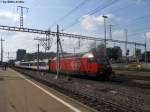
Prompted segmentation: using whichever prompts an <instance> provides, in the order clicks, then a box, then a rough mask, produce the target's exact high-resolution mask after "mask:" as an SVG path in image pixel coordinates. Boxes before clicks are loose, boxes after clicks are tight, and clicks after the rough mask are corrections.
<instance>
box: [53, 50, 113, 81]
mask: <svg viewBox="0 0 150 112" xmlns="http://www.w3.org/2000/svg"><path fill="white" fill-rule="evenodd" d="M56 69H57V64H56V57H55V58H54V59H52V60H51V63H50V70H51V72H56ZM60 72H61V73H69V74H79V75H90V76H91V75H92V76H96V77H102V78H103V79H105V80H106V79H108V78H109V76H110V74H111V72H112V68H111V66H110V64H109V61H108V60H107V58H104V57H103V58H97V57H96V56H95V55H94V53H92V52H90V53H85V54H82V55H81V54H80V55H74V56H65V57H61V58H60Z"/></svg>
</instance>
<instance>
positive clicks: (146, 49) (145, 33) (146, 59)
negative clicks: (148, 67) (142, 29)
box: [144, 33, 147, 64]
mask: <svg viewBox="0 0 150 112" xmlns="http://www.w3.org/2000/svg"><path fill="white" fill-rule="evenodd" d="M144 36H145V64H147V49H146V33H145V34H144Z"/></svg>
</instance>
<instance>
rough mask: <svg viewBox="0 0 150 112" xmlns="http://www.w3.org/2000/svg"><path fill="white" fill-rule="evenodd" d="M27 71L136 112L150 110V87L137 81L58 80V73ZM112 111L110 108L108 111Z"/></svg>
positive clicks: (149, 111) (65, 78) (61, 78)
mask: <svg viewBox="0 0 150 112" xmlns="http://www.w3.org/2000/svg"><path fill="white" fill-rule="evenodd" d="M25 71H26V72H27V73H28V74H30V75H32V76H36V77H39V78H41V79H43V80H47V81H49V82H50V83H53V84H57V85H59V86H63V87H65V88H66V89H70V90H72V91H77V92H80V93H82V94H86V95H91V96H95V97H96V98H98V99H100V100H104V101H109V102H113V103H114V104H116V105H121V106H124V107H126V108H130V109H131V110H133V111H135V112H138V111H139V112H150V89H145V88H144V89H143V88H141V87H138V85H136V83H135V85H134V86H133V85H132V86H129V85H128V84H127V83H122V82H117V83H115V82H111V81H105V82H104V81H94V80H89V79H80V78H72V79H71V80H69V81H68V78H67V77H65V76H60V78H59V79H57V80H56V79H55V76H56V75H54V74H51V73H40V75H39V73H38V72H35V71H29V70H25ZM110 111H111V110H108V112H110Z"/></svg>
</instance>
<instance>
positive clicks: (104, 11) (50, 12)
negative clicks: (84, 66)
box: [0, 0, 150, 60]
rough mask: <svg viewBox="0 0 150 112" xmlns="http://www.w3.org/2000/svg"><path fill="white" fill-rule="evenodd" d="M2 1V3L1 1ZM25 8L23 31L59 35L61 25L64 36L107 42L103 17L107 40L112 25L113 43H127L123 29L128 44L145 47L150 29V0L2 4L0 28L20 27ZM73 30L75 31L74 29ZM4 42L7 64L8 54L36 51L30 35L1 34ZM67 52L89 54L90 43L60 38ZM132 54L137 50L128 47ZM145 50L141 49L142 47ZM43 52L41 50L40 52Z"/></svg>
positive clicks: (43, 0) (42, 0) (51, 0)
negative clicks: (22, 8)
mask: <svg viewBox="0 0 150 112" xmlns="http://www.w3.org/2000/svg"><path fill="white" fill-rule="evenodd" d="M0 1H1V0H0ZM19 5H21V6H26V7H28V8H29V11H28V13H26V11H25V13H24V27H27V28H35V29H43V30H47V29H49V28H50V29H51V30H52V31H56V25H57V24H59V25H60V29H63V30H64V31H63V32H67V33H75V34H82V35H89V36H96V37H99V38H104V25H103V18H102V17H101V16H102V15H107V16H108V19H107V21H106V22H107V38H109V27H108V26H109V25H110V24H111V25H112V34H113V35H112V37H113V39H119V40H125V34H124V29H128V41H133V42H141V43H144V33H145V32H149V31H150V29H149V26H150V23H149V22H150V12H149V11H150V7H149V6H150V1H149V0H24V3H22V4H14V3H5V4H4V3H1V2H0V24H1V25H9V26H17V27H19V17H20V15H19V14H20V13H19V12H17V6H19ZM71 26H72V27H71ZM0 34H1V35H2V37H3V38H4V39H5V42H4V55H5V60H7V58H6V57H7V54H8V53H7V52H10V56H15V51H16V50H17V49H26V50H27V52H35V51H36V50H37V47H36V46H37V41H35V40H34V38H35V37H37V36H38V37H45V35H38V34H37V35H35V34H29V33H17V32H10V31H0ZM148 38H150V33H147V43H148V50H150V44H149V43H150V40H149V39H148ZM61 40H62V43H63V44H62V45H63V48H64V50H65V51H69V52H73V49H74V48H76V51H78V52H80V51H81V52H82V51H87V50H88V48H89V47H88V46H89V45H90V43H92V42H91V41H85V40H84V41H83V40H81V41H80V42H81V47H80V49H79V40H75V39H68V38H63V37H61ZM55 44H56V41H55V39H54V40H53V46H52V49H51V51H56V46H55ZM114 44H115V45H119V46H121V47H122V49H123V50H124V45H123V44H117V43H108V46H113V45H114ZM128 48H129V49H130V50H131V52H133V51H134V47H132V46H130V45H129V46H128ZM139 48H141V49H143V48H142V47H139ZM41 50H42V48H41Z"/></svg>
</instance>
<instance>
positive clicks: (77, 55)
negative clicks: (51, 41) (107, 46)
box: [53, 52, 94, 60]
mask: <svg viewBox="0 0 150 112" xmlns="http://www.w3.org/2000/svg"><path fill="white" fill-rule="evenodd" d="M60 57H61V58H62V57H63V58H73V57H75V58H79V57H89V58H91V57H94V56H93V53H92V52H83V53H78V54H69V55H64V56H60ZM53 59H54V60H56V57H55V58H53Z"/></svg>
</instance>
